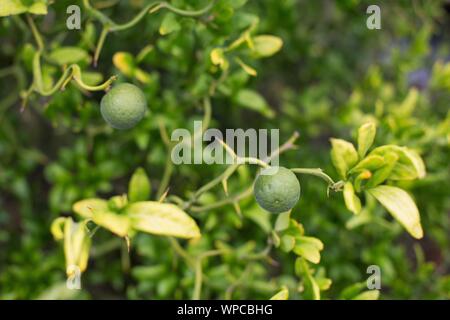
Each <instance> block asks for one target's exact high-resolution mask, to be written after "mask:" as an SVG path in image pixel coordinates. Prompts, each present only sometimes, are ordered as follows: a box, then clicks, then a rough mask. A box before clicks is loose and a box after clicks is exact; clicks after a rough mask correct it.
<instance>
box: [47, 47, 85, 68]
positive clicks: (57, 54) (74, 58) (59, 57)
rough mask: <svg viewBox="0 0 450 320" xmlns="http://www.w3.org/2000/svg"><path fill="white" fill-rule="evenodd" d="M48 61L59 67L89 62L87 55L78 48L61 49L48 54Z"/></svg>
mask: <svg viewBox="0 0 450 320" xmlns="http://www.w3.org/2000/svg"><path fill="white" fill-rule="evenodd" d="M49 59H50V60H51V61H53V62H55V63H57V64H59V65H60V66H63V65H68V64H73V63H79V62H81V61H86V62H88V61H89V60H90V58H89V53H88V52H87V51H85V50H83V49H81V48H78V47H62V48H58V49H55V50H53V51H52V52H50V55H49Z"/></svg>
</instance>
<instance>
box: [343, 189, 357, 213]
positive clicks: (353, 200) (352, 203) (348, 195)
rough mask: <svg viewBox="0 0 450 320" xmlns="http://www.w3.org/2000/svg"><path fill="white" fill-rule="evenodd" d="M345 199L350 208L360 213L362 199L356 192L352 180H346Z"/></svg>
mask: <svg viewBox="0 0 450 320" xmlns="http://www.w3.org/2000/svg"><path fill="white" fill-rule="evenodd" d="M343 194H344V201H345V206H346V207H347V209H348V210H350V211H351V212H353V213H354V214H358V213H359V212H360V211H361V200H359V198H358V196H357V195H356V194H355V189H354V188H353V184H352V183H351V182H346V183H345V185H344V192H343Z"/></svg>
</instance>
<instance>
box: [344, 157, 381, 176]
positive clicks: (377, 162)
mask: <svg viewBox="0 0 450 320" xmlns="http://www.w3.org/2000/svg"><path fill="white" fill-rule="evenodd" d="M384 164H385V161H384V157H382V156H377V155H371V156H367V157H366V158H364V159H362V160H361V161H360V162H358V164H357V165H356V166H354V167H353V168H352V169H351V170H350V171H349V173H354V172H361V171H364V170H369V171H375V170H377V169H379V168H381V167H382V166H383V165H384Z"/></svg>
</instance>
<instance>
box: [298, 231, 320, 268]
mask: <svg viewBox="0 0 450 320" xmlns="http://www.w3.org/2000/svg"><path fill="white" fill-rule="evenodd" d="M297 240H298V241H297V244H296V245H295V248H294V252H295V253H296V254H298V255H300V256H302V257H303V258H305V259H306V260H308V261H310V262H312V263H316V264H317V263H319V262H320V251H321V250H323V243H322V241H320V240H319V239H316V238H313V237H298V238H297Z"/></svg>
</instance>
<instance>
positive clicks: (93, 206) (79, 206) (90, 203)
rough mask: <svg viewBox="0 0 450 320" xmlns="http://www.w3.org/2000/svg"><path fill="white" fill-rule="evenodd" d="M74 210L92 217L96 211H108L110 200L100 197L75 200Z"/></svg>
mask: <svg viewBox="0 0 450 320" xmlns="http://www.w3.org/2000/svg"><path fill="white" fill-rule="evenodd" d="M72 210H73V212H75V213H76V214H78V215H80V216H81V217H83V218H91V217H92V214H93V213H94V212H104V211H108V202H107V201H106V200H103V199H98V198H92V199H85V200H81V201H78V202H75V204H74V205H73V206H72Z"/></svg>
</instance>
